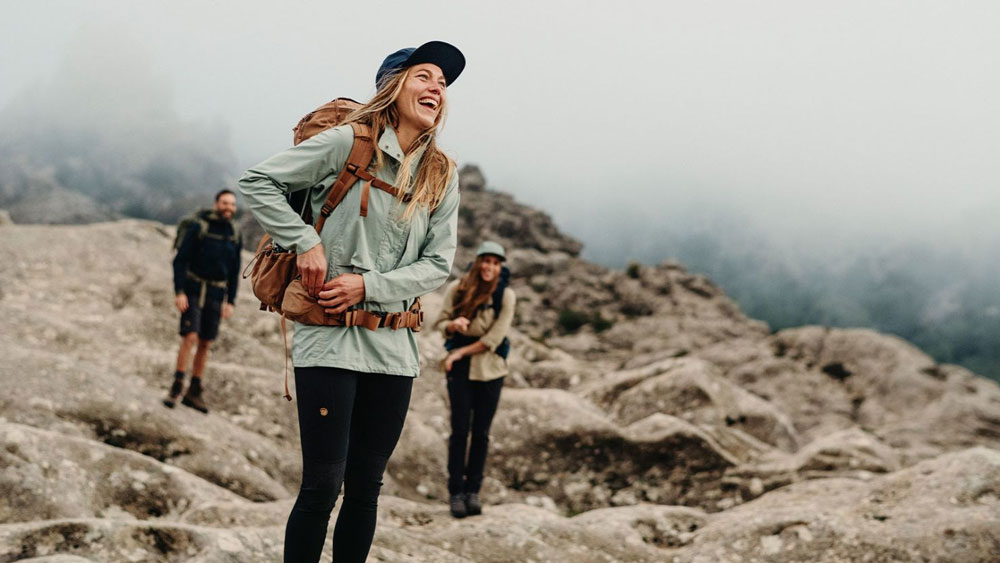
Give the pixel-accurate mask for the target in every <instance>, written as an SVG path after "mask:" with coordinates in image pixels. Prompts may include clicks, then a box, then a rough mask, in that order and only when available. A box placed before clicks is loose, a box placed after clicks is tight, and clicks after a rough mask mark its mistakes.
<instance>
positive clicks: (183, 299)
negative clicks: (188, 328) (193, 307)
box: [174, 293, 188, 313]
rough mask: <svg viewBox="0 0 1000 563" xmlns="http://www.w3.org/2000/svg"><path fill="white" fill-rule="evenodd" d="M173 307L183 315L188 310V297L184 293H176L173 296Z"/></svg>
mask: <svg viewBox="0 0 1000 563" xmlns="http://www.w3.org/2000/svg"><path fill="white" fill-rule="evenodd" d="M174 306H175V307H177V310H178V311H180V312H182V313H184V312H186V311H187V310H188V296H187V294H186V293H178V294H177V295H176V296H174Z"/></svg>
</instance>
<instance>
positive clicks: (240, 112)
mask: <svg viewBox="0 0 1000 563" xmlns="http://www.w3.org/2000/svg"><path fill="white" fill-rule="evenodd" d="M0 5H2V13H3V17H2V18H0V51H2V52H3V54H4V55H3V56H2V57H0V106H2V105H6V103H7V101H8V100H10V99H11V98H12V97H13V96H15V95H17V93H18V92H22V91H24V89H26V88H29V87H31V85H41V86H43V87H44V84H45V81H46V80H48V79H50V78H51V76H52V74H53V73H54V72H56V69H57V67H58V65H59V64H60V62H61V61H63V60H65V59H66V58H67V53H68V52H70V51H73V52H76V53H81V52H84V53H89V52H93V53H94V55H93V56H94V57H105V58H107V59H108V64H111V65H116V64H118V63H117V61H119V59H120V58H121V59H123V60H124V59H127V60H129V61H132V62H135V61H140V62H141V64H144V65H148V66H149V67H151V69H152V72H153V73H154V75H155V76H156V77H157V78H159V79H160V80H162V83H163V84H164V88H165V89H167V90H168V92H167V94H168V95H167V96H166V97H165V99H167V100H168V102H166V103H169V104H172V105H173V109H174V110H176V111H177V112H178V113H179V114H180V116H181V117H182V118H183V119H186V120H192V121H205V122H208V121H212V120H221V121H222V122H224V123H227V124H228V126H229V130H230V138H231V142H232V146H233V149H234V151H235V154H236V156H237V159H238V162H239V166H240V168H244V167H246V166H249V165H251V164H253V163H255V162H257V161H259V160H261V159H263V158H265V157H267V156H268V155H270V154H271V153H274V152H277V151H279V150H281V149H282V148H284V147H286V146H287V145H289V144H290V139H291V127H292V126H293V125H294V124H295V122H296V121H297V120H298V118H299V117H300V116H301V115H302V114H304V113H306V112H307V111H309V110H311V109H313V108H314V107H316V106H317V105H319V104H320V103H322V102H324V101H326V100H328V99H330V98H333V97H335V96H351V97H355V98H358V99H367V98H368V97H369V96H370V95H371V94H372V93H373V90H374V88H373V80H374V73H375V69H376V68H377V67H378V65H379V63H380V62H381V60H382V58H383V57H384V56H385V55H386V54H388V53H389V52H391V51H393V50H396V49H398V48H400V47H403V46H416V45H419V44H420V43H422V42H424V41H426V40H430V39H441V40H445V41H449V42H451V43H454V44H455V45H456V46H458V47H459V48H460V49H462V50H463V52H464V53H465V55H466V58H467V60H468V66H467V68H466V71H465V73H464V74H463V75H462V77H461V78H460V79H459V80H458V81H457V82H456V83H455V84H454V85H453V87H451V88H449V102H450V104H451V112H450V115H449V120H448V123H447V126H446V130H445V134H444V138H443V140H442V144H443V145H444V146H445V148H446V149H448V150H449V151H450V152H451V153H452V154H453V155H454V156H455V157H456V158H457V159H458V160H459V161H460V162H463V163H465V162H474V163H477V164H479V165H480V166H481V167H482V169H483V170H484V172H485V174H486V175H487V177H488V179H489V181H490V183H491V184H492V185H493V186H494V187H496V188H498V189H502V190H505V191H509V192H512V193H514V194H515V195H516V196H517V197H518V198H519V199H521V200H522V201H525V202H527V203H530V204H532V205H536V206H538V207H541V208H543V209H545V210H546V211H548V212H549V213H551V214H552V215H553V216H554V217H555V218H556V220H557V222H558V223H559V224H560V225H561V226H562V227H564V228H565V229H566V230H568V231H570V232H571V233H577V234H578V235H581V236H583V238H585V239H586V238H588V237H594V236H596V235H595V233H596V232H598V230H599V229H601V228H609V229H614V226H615V225H620V224H623V222H626V221H627V222H628V223H629V225H630V226H632V227H634V226H635V225H642V224H655V223H658V222H664V221H672V220H677V219H678V214H697V210H698V209H700V208H707V207H712V206H715V207H717V208H723V209H728V210H730V211H733V212H735V213H738V214H740V215H741V217H742V219H743V220H745V221H747V222H749V223H753V224H757V225H764V226H766V228H767V229H769V230H771V231H773V232H774V233H776V234H777V235H778V236H781V237H788V238H795V239H799V240H821V239H830V238H831V237H832V238H837V237H841V236H846V235H845V233H846V234H851V235H859V234H860V235H866V236H867V235H869V234H871V235H879V234H894V235H898V236H932V237H933V236H945V235H946V234H947V235H949V236H951V235H956V233H957V234H958V235H959V236H960V238H961V237H964V238H965V239H977V238H978V239H982V238H986V239H990V240H994V241H996V240H997V237H998V236H1000V235H998V231H997V228H996V227H994V226H993V224H994V223H998V222H1000V221H998V220H997V216H998V215H1000V195H998V193H997V192H998V187H1000V185H998V184H1000V181H998V178H1000V158H998V157H997V156H998V155H997V153H998V149H1000V101H998V100H1000V33H998V30H1000V2H997V1H995V0H984V1H980V2H961V1H939V2H920V1H894V2H880V1H873V0H866V1H844V0H838V1H828V2H813V1H804V0H790V1H754V2H749V1H746V2H739V1H725V2H693V1H685V2H680V1H656V2H628V1H619V2H607V1H605V2H600V3H596V2H586V1H579V0H577V1H573V2H568V1H566V2H561V1H560V2H555V1H552V2H543V1H527V2H522V1H506V2H491V3H484V2H465V3H459V2H445V1H437V0H435V1H421V2H405V3H404V2H372V1H368V2H305V1H289V2H282V3H278V2H248V1H239V2H237V1H232V2H218V1H216V2H207V1H200V2H194V1H177V0H173V1H170V2H137V1H134V0H133V1H100V2H98V1H91V2H84V1H46V2H23V1H13V0H0ZM122 68H128V65H127V64H123V65H122ZM127 78H128V77H127V76H121V77H120V79H121V80H127ZM0 134H2V133H0ZM233 173H234V177H235V176H236V175H238V174H239V171H238V170H234V172H233ZM602 225H606V227H602Z"/></svg>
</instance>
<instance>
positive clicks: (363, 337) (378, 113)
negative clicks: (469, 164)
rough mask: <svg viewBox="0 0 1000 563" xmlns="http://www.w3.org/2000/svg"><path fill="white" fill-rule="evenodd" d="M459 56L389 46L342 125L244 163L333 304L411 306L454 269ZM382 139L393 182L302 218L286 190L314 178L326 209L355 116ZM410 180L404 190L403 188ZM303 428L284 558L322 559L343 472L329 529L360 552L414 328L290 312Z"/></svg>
mask: <svg viewBox="0 0 1000 563" xmlns="http://www.w3.org/2000/svg"><path fill="white" fill-rule="evenodd" d="M464 67H465V58H464V57H463V56H462V53H461V52H460V51H459V50H458V49H456V48H455V47H453V46H452V45H449V44H447V43H443V42H440V41H432V42H429V43H426V44H424V45H422V46H420V47H419V48H416V49H414V48H407V49H401V50H399V51H396V52H395V53H392V54H391V55H389V56H388V57H386V59H385V61H384V62H383V63H382V65H381V67H380V68H379V69H378V72H377V73H376V87H377V92H376V94H375V96H374V97H373V98H372V99H371V101H369V102H368V103H366V104H364V105H363V106H362V107H361V108H360V109H358V110H357V111H355V112H353V113H352V114H351V115H349V116H348V118H347V121H348V124H345V125H341V126H339V127H334V128H333V129H329V130H327V131H324V132H322V133H319V134H317V135H315V136H314V137H312V138H310V139H309V140H307V141H305V142H303V143H301V144H299V145H297V146H295V147H292V148H290V149H288V150H286V151H284V152H281V153H279V154H277V155H275V156H273V157H271V158H269V159H267V160H265V161H264V162H262V163H260V164H258V165H257V166H254V167H253V168H251V169H250V170H248V171H247V172H246V173H245V174H244V176H243V178H242V179H241V180H240V182H239V185H240V191H241V192H242V193H243V195H244V197H245V198H246V200H247V202H248V204H249V207H250V210H251V211H252V212H253V214H254V217H255V218H256V219H257V221H258V222H259V223H260V224H261V226H262V227H263V228H264V230H265V231H266V232H267V233H268V234H269V235H271V237H272V238H273V239H274V240H275V242H277V243H278V244H279V245H281V246H283V247H284V248H288V249H290V250H293V251H295V252H296V253H297V255H298V256H297V259H296V264H297V266H298V270H299V273H300V274H301V276H302V283H303V285H304V286H305V288H306V290H307V291H308V292H309V293H310V295H312V296H314V297H315V298H316V299H317V301H318V303H319V305H321V306H322V307H324V308H325V309H326V312H327V313H330V314H332V315H341V314H343V313H344V312H345V311H349V310H353V309H363V310H365V311H369V312H372V313H376V314H384V313H394V312H403V311H407V310H408V309H409V308H410V306H411V305H412V304H413V302H414V300H415V299H417V298H418V297H420V296H421V295H424V294H426V293H428V292H430V291H433V290H434V289H436V288H438V287H440V286H441V284H443V283H444V282H445V280H446V279H447V278H448V274H449V272H450V271H451V265H452V260H453V258H454V255H455V247H456V229H457V222H458V201H459V194H458V175H457V173H456V171H455V163H454V162H453V161H452V160H451V159H450V158H448V157H447V156H446V155H445V154H444V153H443V152H441V150H440V149H439V148H438V147H437V144H436V135H437V133H438V130H439V128H440V126H441V124H442V122H443V121H444V115H445V106H446V100H447V96H446V93H447V87H448V86H449V85H450V84H451V83H452V82H454V80H455V79H456V78H457V77H458V75H459V74H460V73H461V72H462V69H463V68H464ZM352 122H356V123H360V124H363V125H367V126H369V127H370V128H371V131H372V133H373V139H376V140H377V143H376V148H375V158H374V159H373V164H372V167H371V168H370V171H371V172H372V173H373V174H374V175H375V177H376V178H378V179H380V180H382V181H384V182H387V183H389V184H393V185H395V186H396V187H397V188H399V191H400V194H399V196H393V195H390V194H389V193H388V192H384V191H382V190H375V189H373V190H370V192H369V194H368V202H367V208H368V211H367V214H366V216H361V215H360V213H359V211H358V210H359V207H360V205H361V194H362V191H363V190H362V189H361V182H360V181H359V182H358V183H357V185H355V186H354V187H352V188H351V189H350V190H349V191H348V192H347V195H346V197H345V198H344V200H343V201H342V202H341V203H340V205H338V206H337V207H336V209H334V211H333V213H332V214H331V215H330V217H329V218H328V220H327V221H326V224H325V226H324V227H323V230H322V232H321V233H319V234H317V233H316V231H315V229H314V228H313V227H312V226H310V225H307V224H305V223H304V222H303V221H302V219H301V218H300V217H299V215H298V214H297V213H296V212H295V211H294V210H292V208H291V207H290V206H289V205H288V203H287V202H286V198H285V196H286V194H288V193H289V192H293V191H297V190H305V189H310V188H311V189H312V191H311V192H310V196H309V202H310V204H311V205H312V206H313V216H314V217H318V216H319V211H320V207H322V205H323V202H324V201H325V199H326V197H327V195H328V194H329V191H330V187H331V185H332V184H333V182H334V180H335V179H336V177H337V175H338V174H339V172H340V169H341V168H342V167H343V166H344V164H345V161H346V160H347V157H348V153H349V152H350V150H351V146H352V144H353V139H354V138H353V132H352V128H351V126H350V123H352ZM404 193H408V194H410V196H411V198H410V199H409V201H406V200H404V199H403V197H402V196H403V194H404ZM292 361H293V364H294V366H295V385H296V391H297V393H296V395H297V403H298V417H299V431H300V435H301V442H302V484H301V487H300V489H299V494H298V498H297V499H296V502H295V505H294V507H293V508H292V512H291V515H290V516H289V518H288V524H287V526H286V529H285V561H286V562H287V561H295V562H300V561H319V558H320V554H321V552H322V549H323V542H324V538H325V536H326V531H327V526H328V522H329V518H330V513H331V511H332V510H333V506H334V503H335V501H336V499H337V495H338V494H339V492H340V489H341V485H343V488H344V500H343V504H342V506H341V508H340V514H339V516H338V517H337V523H336V526H335V527H334V533H333V559H334V561H336V562H337V563H344V562H350V561H358V562H361V561H364V560H365V558H366V557H367V554H368V551H369V549H370V547H371V541H372V537H373V535H374V533H375V516H376V508H377V502H378V494H379V490H380V488H381V486H382V474H383V473H384V471H385V467H386V463H387V462H388V460H389V456H390V455H391V454H392V451H393V449H394V448H395V446H396V442H397V441H398V440H399V436H400V433H401V432H402V428H403V420H404V419H405V417H406V411H407V407H408V406H409V402H410V390H411V387H412V383H413V378H414V377H416V376H417V375H418V374H419V371H420V359H419V357H418V352H417V342H416V335H414V334H413V331H412V330H410V329H405V328H403V329H399V330H393V329H392V328H390V327H385V328H379V329H377V330H369V329H367V328H364V327H360V326H353V327H344V326H327V325H322V326H319V325H306V324H300V323H296V324H295V339H294V343H293V346H292Z"/></svg>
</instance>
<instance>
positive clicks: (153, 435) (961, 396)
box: [0, 169, 1000, 563]
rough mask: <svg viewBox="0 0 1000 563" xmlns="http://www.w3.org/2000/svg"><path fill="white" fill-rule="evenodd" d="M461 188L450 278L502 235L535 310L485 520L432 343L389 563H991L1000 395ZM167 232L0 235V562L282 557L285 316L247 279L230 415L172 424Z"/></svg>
mask: <svg viewBox="0 0 1000 563" xmlns="http://www.w3.org/2000/svg"><path fill="white" fill-rule="evenodd" d="M462 179H463V182H464V183H465V186H464V192H463V199H462V205H463V210H462V213H461V216H460V242H461V244H462V247H461V248H460V250H459V254H458V257H457V258H456V261H455V273H456V274H459V273H461V272H462V271H463V270H464V268H465V266H466V265H467V264H468V262H469V261H470V259H471V257H472V255H473V252H474V248H475V246H476V245H478V243H479V241H480V240H481V239H482V238H491V239H494V240H498V241H500V242H501V243H503V244H505V245H506V246H507V248H508V249H509V250H510V260H509V264H510V266H511V268H512V273H513V277H512V286H513V288H514V290H515V291H516V292H517V294H518V309H517V315H516V318H515V325H514V331H513V333H512V334H511V340H512V343H513V352H512V355H511V357H510V360H509V363H510V368H511V375H510V376H509V377H508V378H507V381H506V388H505V389H504V391H503V395H502V397H501V402H500V407H499V410H498V412H497V415H496V418H495V421H494V425H493V432H492V440H491V444H490V457H489V459H488V461H487V470H486V478H485V481H484V486H483V492H482V497H483V500H484V501H485V504H486V506H485V509H484V513H483V515H482V516H477V517H473V518H467V519H464V520H454V519H452V518H451V516H450V515H449V513H448V508H447V505H446V499H447V489H446V486H445V485H446V483H445V482H446V472H445V462H446V457H447V438H448V434H449V431H450V429H449V425H448V405H447V394H446V392H445V382H444V375H443V374H442V373H441V371H440V368H439V362H440V359H441V358H442V356H443V348H442V338H441V336H440V335H439V334H435V333H433V332H431V331H423V332H421V333H420V337H419V340H420V347H421V354H422V358H423V362H424V367H423V373H422V375H421V377H420V378H419V379H418V380H417V381H416V383H415V385H414V392H413V399H412V401H411V406H410V412H409V415H408V418H407V421H406V426H405V428H404V431H403V435H402V438H401V440H400V443H399V445H398V447H397V449H396V452H395V453H394V454H393V457H392V459H391V460H390V463H389V467H388V470H387V472H386V476H385V485H384V487H383V495H382V497H381V500H380V506H379V527H378V530H377V533H376V536H375V540H374V544H373V548H372V552H371V556H370V558H369V560H370V561H400V562H402V561H407V562H410V561H417V562H452V561H454V562H469V561H517V562H525V561H537V562H543V561H544V562H549V561H555V562H560V561H566V562H580V561H583V562H590V561H593V562H607V561H629V562H631V561H648V562H661V561H677V562H692V563H694V562H717V561H730V562H740V561H746V562H751V561H761V562H764V561H769V562H770V561H778V562H792V561H831V562H839V561H844V562H847V561H852V562H853V561H876V562H877V561H982V562H988V561H996V554H997V553H1000V388H998V386H997V384H996V383H994V382H992V381H989V380H986V379H984V378H981V377H979V376H977V375H975V374H973V373H971V372H969V371H967V370H964V369H962V368H959V367H955V366H950V365H938V364H935V363H934V362H933V360H932V359H931V358H930V357H928V356H927V355H926V354H924V353H923V352H921V351H920V350H918V349H916V348H915V347H913V346H911V345H910V344H908V343H906V342H904V341H902V340H900V339H898V338H895V337H892V336H888V335H884V334H879V333H876V332H873V331H869V330H861V329H856V330H838V329H830V328H826V327H814V326H810V327H799V328H794V329H788V330H783V331H780V332H778V333H775V334H772V333H771V332H770V331H769V330H768V328H767V326H766V325H765V324H764V323H761V322H760V321H756V320H753V319H749V318H747V317H745V316H744V315H743V314H742V312H741V311H740V310H739V308H738V307H737V306H736V304H735V303H734V302H733V301H732V300H731V299H729V298H728V297H727V296H726V295H725V293H724V292H723V291H722V289H721V288H719V287H717V286H715V285H714V284H713V283H712V282H711V280H708V279H707V278H704V277H703V276H697V275H693V274H691V273H688V272H687V271H686V270H685V269H684V268H683V266H681V265H679V264H676V263H671V262H668V263H664V264H661V265H658V266H641V267H636V268H630V269H629V270H628V271H626V272H619V271H613V270H609V269H606V268H603V267H601V266H598V265H595V264H591V263H588V262H586V261H585V260H582V259H581V258H579V252H580V248H581V247H580V244H579V242H577V241H575V240H573V239H572V238H571V237H568V236H565V235H563V234H561V233H560V232H559V231H558V229H557V228H556V227H555V226H554V224H553V223H552V221H551V219H549V218H548V217H547V216H546V215H545V214H544V213H542V212H541V211H538V210H534V209H530V208H528V207H526V206H523V205H521V204H519V203H517V202H516V201H514V200H513V198H511V197H510V196H507V195H504V194H500V193H497V192H494V191H491V190H489V189H486V188H485V180H484V179H483V177H482V174H481V173H479V172H477V171H475V170H470V169H466V170H464V171H463V173H462ZM172 236H173V227H171V226H164V225H160V224H157V223H152V222H146V221H134V220H124V221H116V222H111V223H98V224H91V225H75V226H29V225H14V224H10V223H5V224H0V252H2V254H3V256H4V257H5V260H4V266H3V267H2V268H0V288H2V293H0V316H2V318H3V319H4V321H3V325H2V329H0V330H2V331H3V333H2V338H0V354H2V357H3V358H4V361H3V362H2V363H0V383H2V384H3V387H4V393H3V394H2V395H0V563H4V562H10V561H33V562H39V563H41V562H44V563H81V562H131V561H155V562H160V561H164V562H166V561H196V562H229V561H232V562H236V561H240V562H254V561H262V562H263V561H276V560H280V555H281V547H282V546H281V542H282V538H283V529H284V524H285V520H286V518H287V515H288V512H289V510H290V508H291V505H292V503H293V501H294V495H295V492H296V490H297V487H298V478H299V470H300V459H299V455H300V453H299V444H298V429H297V424H296V420H295V408H294V405H293V404H290V403H287V402H286V401H284V400H283V399H282V398H281V394H282V369H283V365H284V364H283V358H282V354H283V346H282V336H281V331H280V327H279V324H278V321H277V318H276V317H275V316H273V315H270V314H265V313H261V312H259V311H258V310H257V303H256V301H255V300H254V299H253V296H252V293H251V291H250V288H249V285H248V284H247V283H246V282H244V286H243V287H241V289H240V295H239V299H238V302H237V308H236V314H235V316H234V317H233V318H232V319H230V320H228V321H225V322H224V323H223V326H222V330H221V332H220V337H219V339H218V340H217V342H216V344H215V347H214V349H213V352H212V357H211V359H210V363H209V368H208V371H207V373H206V376H205V398H206V401H207V402H208V404H209V407H210V409H211V410H210V413H209V414H208V415H203V414H201V413H198V412H195V411H193V410H191V409H187V408H184V407H182V406H178V407H177V408H176V409H173V410H170V409H166V408H164V407H163V406H162V404H161V403H160V400H161V398H162V397H163V395H164V394H165V393H166V389H167V387H168V386H169V384H170V382H171V377H172V373H173V362H174V358H175V355H176V346H177V344H178V337H177V334H176V329H177V314H176V312H175V311H174V310H173V299H172V295H171V293H172V292H171V282H170V276H171V272H170V259H171V252H170V245H171V242H172ZM248 259H249V255H245V256H244V261H246V260H248ZM440 303H441V295H440V293H435V294H431V295H428V296H427V297H426V298H425V299H424V307H425V310H426V311H427V312H428V316H429V320H433V318H434V317H435V316H436V314H437V311H438V310H439V308H440ZM293 395H294V389H293ZM335 510H336V509H335ZM335 517H336V513H335V514H334V518H335ZM331 532H332V526H331ZM329 558H330V551H329V541H328V542H327V547H326V552H325V554H324V560H325V561H329Z"/></svg>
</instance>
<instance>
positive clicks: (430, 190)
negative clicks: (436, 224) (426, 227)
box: [344, 68, 455, 219]
mask: <svg viewBox="0 0 1000 563" xmlns="http://www.w3.org/2000/svg"><path fill="white" fill-rule="evenodd" d="M409 76H410V69H409V68H407V69H405V70H403V71H402V72H397V73H396V74H393V75H390V76H389V77H387V78H386V79H385V80H383V81H382V83H381V84H380V85H379V88H378V91H376V92H375V96H373V97H372V99H371V100H369V101H368V103H366V104H364V105H362V106H361V107H360V108H358V109H356V110H354V111H353V112H351V113H350V115H348V116H347V119H345V120H344V123H361V124H364V125H368V126H369V127H370V128H371V131H372V135H373V136H374V137H375V139H374V140H375V169H376V170H377V169H380V168H382V167H383V166H384V165H385V163H386V159H385V153H383V152H382V148H381V147H379V146H378V138H379V137H380V136H381V135H382V132H383V131H385V128H386V127H388V126H390V125H391V126H393V127H398V126H399V110H398V109H396V103H395V102H396V99H397V98H398V97H399V93H400V92H401V91H402V90H403V83H405V82H406V79H407V77H409ZM446 111H447V96H445V97H443V98H442V99H441V110H440V111H439V112H438V115H437V118H436V119H435V120H434V124H433V125H432V126H431V127H430V128H429V129H426V130H425V131H423V132H421V133H420V136H419V137H417V139H416V140H415V141H414V142H413V147H412V149H411V150H408V151H407V152H406V156H404V157H403V162H401V163H400V165H399V171H398V172H397V173H396V181H395V182H394V184H395V186H396V187H397V188H398V189H399V196H398V200H399V201H400V202H402V200H403V195H404V194H405V193H406V192H407V191H409V189H408V188H409V187H410V185H411V183H412V185H413V189H412V198H413V199H411V200H410V203H409V205H407V206H406V210H405V211H404V212H403V219H409V218H410V217H411V216H413V212H414V211H416V209H417V206H418V205H426V206H427V208H428V210H434V208H436V207H437V206H438V205H439V204H440V203H441V200H442V199H444V192H445V190H446V189H447V188H448V180H449V179H450V178H451V176H452V175H453V174H454V173H455V161H453V160H452V159H450V158H448V155H446V154H444V152H442V151H441V149H439V148H438V147H437V132H438V131H439V130H440V129H441V128H442V127H443V125H444V121H445V112H446ZM421 146H423V147H424V152H423V157H422V158H421V159H420V166H419V167H418V168H417V175H416V178H411V176H412V172H411V169H412V168H413V160H414V158H415V155H416V154H417V153H419V152H420V151H419V150H417V149H418V148H420V147H421ZM402 148H404V149H405V148H406V147H402Z"/></svg>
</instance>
